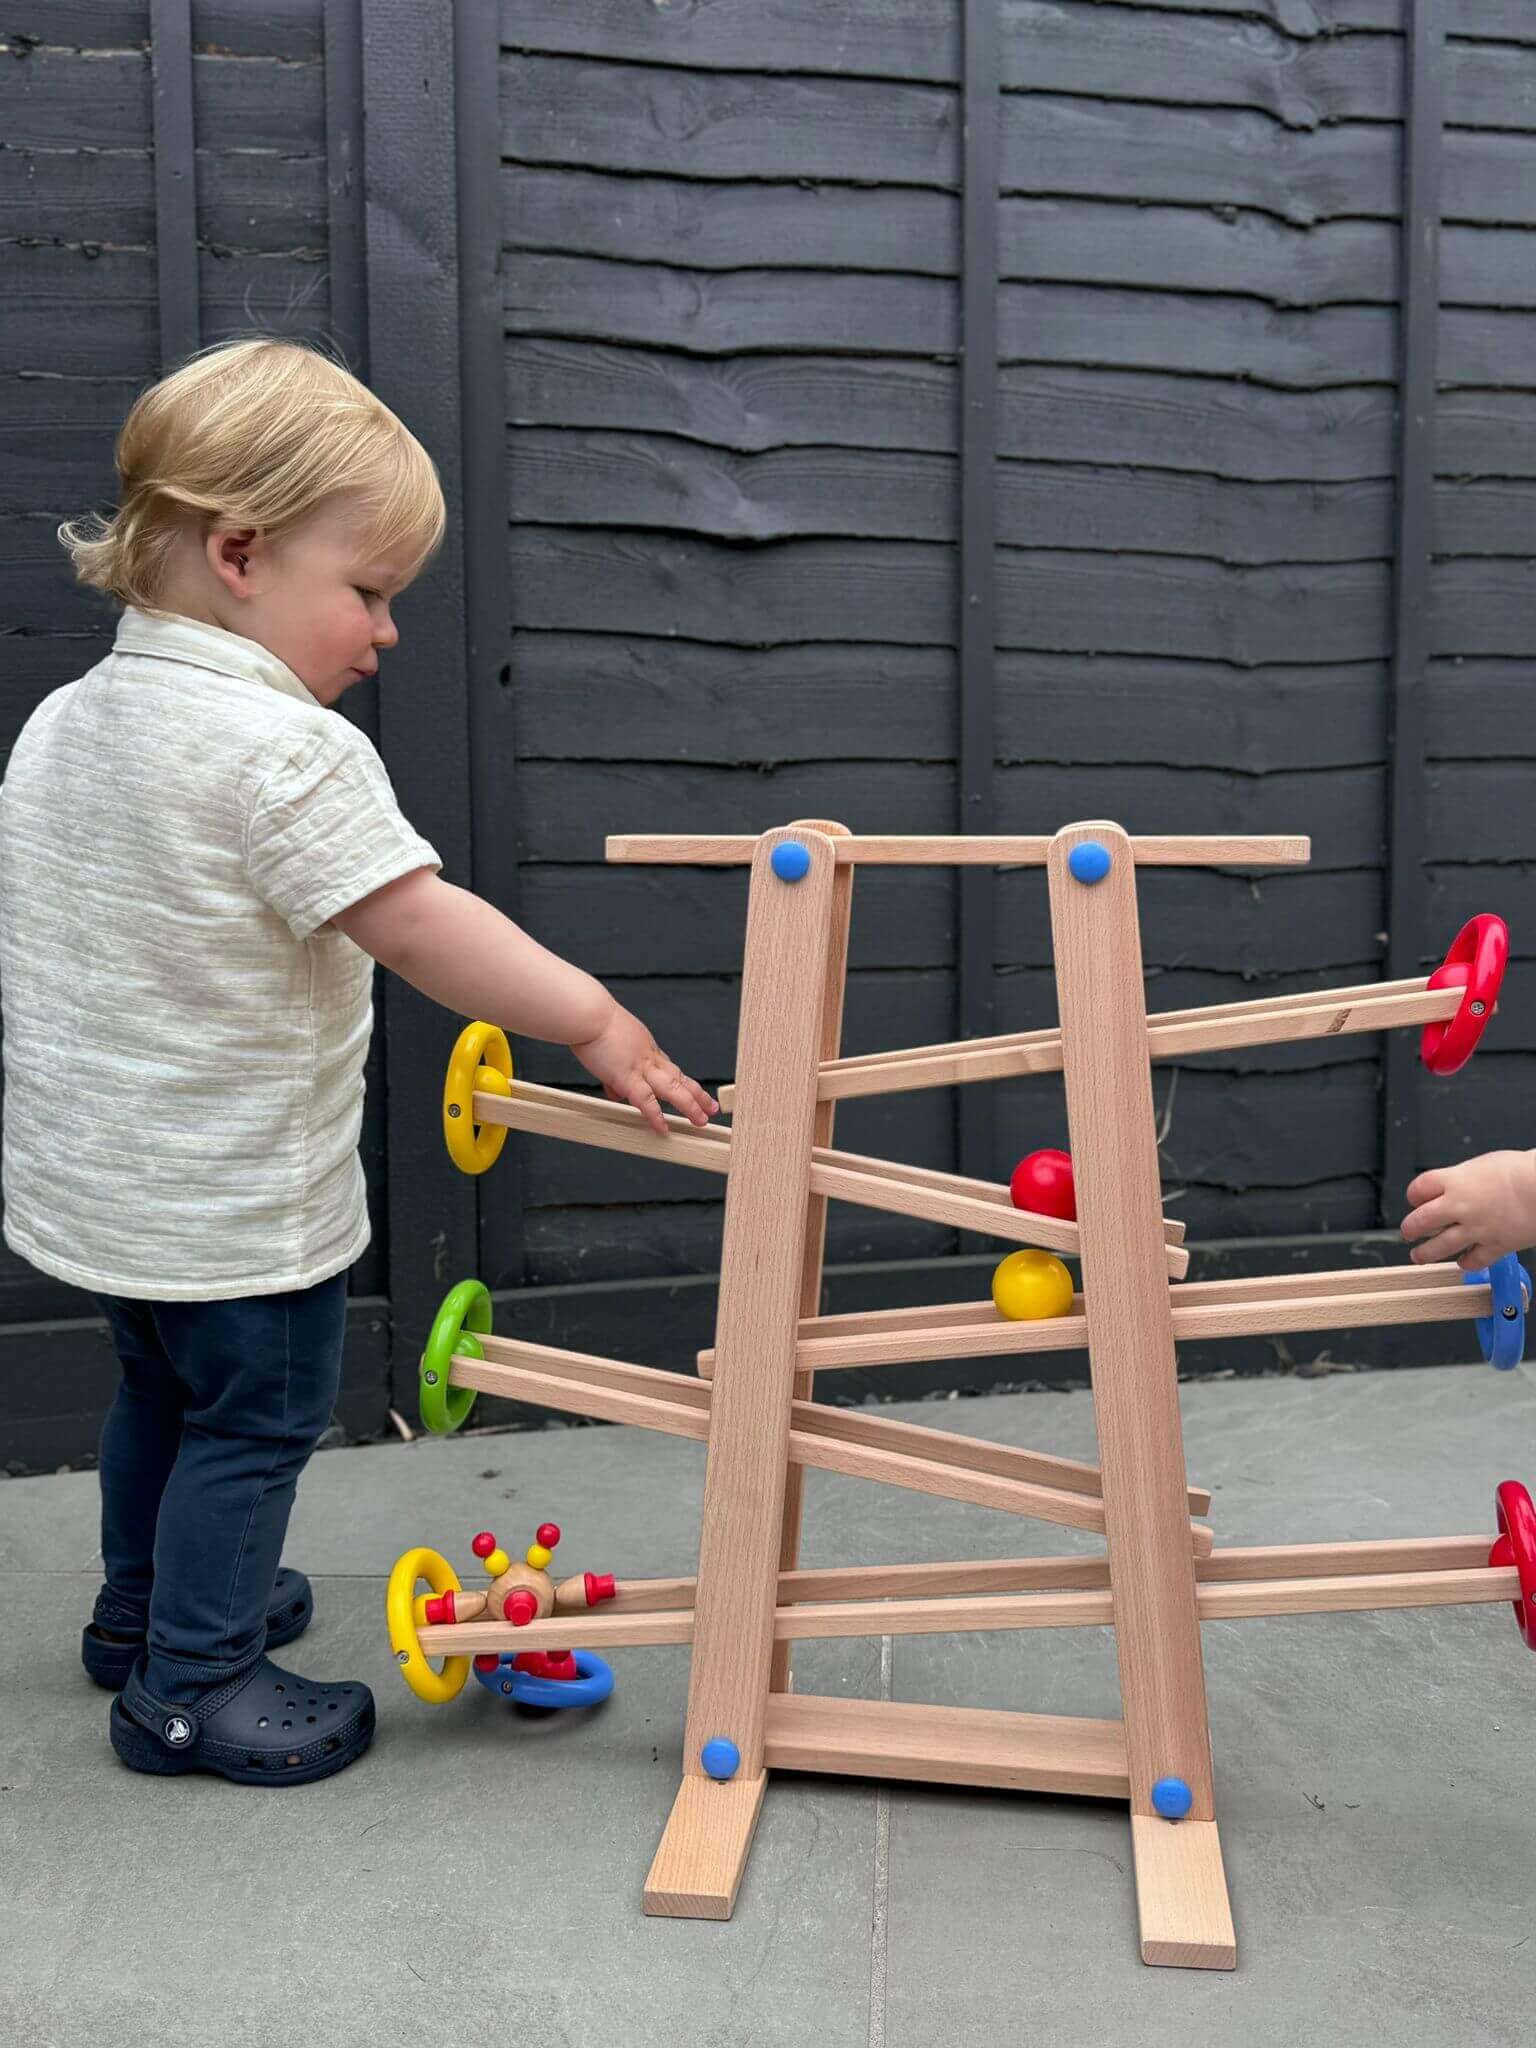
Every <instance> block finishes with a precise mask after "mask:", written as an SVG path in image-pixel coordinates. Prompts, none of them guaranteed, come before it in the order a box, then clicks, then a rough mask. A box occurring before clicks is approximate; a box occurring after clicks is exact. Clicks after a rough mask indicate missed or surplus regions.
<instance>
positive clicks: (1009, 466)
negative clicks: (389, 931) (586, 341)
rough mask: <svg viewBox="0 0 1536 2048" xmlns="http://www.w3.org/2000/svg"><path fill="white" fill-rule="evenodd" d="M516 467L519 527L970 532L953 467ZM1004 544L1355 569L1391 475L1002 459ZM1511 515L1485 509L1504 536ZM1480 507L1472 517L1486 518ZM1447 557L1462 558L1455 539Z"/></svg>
mask: <svg viewBox="0 0 1536 2048" xmlns="http://www.w3.org/2000/svg"><path fill="white" fill-rule="evenodd" d="M509 454H510V458H511V459H510V460H509V462H508V465H507V496H508V515H509V517H510V518H511V519H513V520H514V521H519V522H525V523H529V524H544V525H564V526H570V525H583V526H606V525H608V524H609V523H610V522H611V520H612V518H613V513H614V508H615V506H622V507H623V509H624V512H625V515H626V517H627V518H628V519H629V520H630V521H632V522H633V524H635V525H636V526H646V527H655V528H661V529H671V530H676V531H678V532H683V533H694V534H697V535H701V536H710V537H713V538H716V539H723V540H753V541H772V540H784V539H792V538H796V537H799V536H806V535H819V536H827V535H846V536H848V537H850V538H878V539H896V540H950V539H953V538H954V537H955V535H956V534H957V532H958V526H959V465H958V461H957V459H956V458H954V457H952V456H941V455H923V454H915V453H906V452H903V453H897V452H894V451H893V452H890V453H885V452H875V451H861V450H844V449H812V450H800V449H785V450H779V451H775V452H773V453H768V454H762V455H747V456H736V455H729V454H725V453H723V452H719V451H716V450H711V449H704V448H701V447H700V446H699V445H698V444H697V443H696V442H692V441H687V440H683V439H674V438H671V437H662V436H656V435H641V434H624V435H619V434H605V433H594V432H593V431H592V430H590V429H575V430H572V431H570V432H568V433H560V432H554V431H551V430H548V429H534V428H528V429H523V430H521V431H519V432H517V433H516V435H515V436H514V438H513V443H512V447H511V449H510V451H509ZM995 497H996V519H997V536H998V539H999V541H1001V542H1002V543H1004V544H1005V545H1009V544H1011V545H1014V546H1028V545H1031V544H1033V545H1036V546H1047V547H1065V548H1084V549H1092V548H1104V549H1111V550H1121V549H1126V550H1131V551H1135V550H1137V549H1145V548H1146V547H1147V546H1148V545H1149V544H1152V543H1154V542H1155V545H1156V547H1157V549H1158V550H1159V552H1162V553H1167V554H1181V553H1189V554H1193V555H1203V556H1207V557H1210V558H1212V559H1215V560H1219V561H1228V562H1245V563H1261V562H1279V561H1309V562H1330V561H1351V560H1358V559H1361V558H1376V559H1380V558H1383V557H1385V556H1387V555H1388V554H1389V553H1390V552H1391V538H1392V525H1391V519H1392V505H1393V484H1392V481H1391V478H1390V477H1388V476H1383V477H1381V478H1379V479H1370V480H1362V481H1360V482H1355V483H1343V484H1320V483H1315V482H1305V483H1303V482H1296V483H1274V484H1248V483H1242V482H1237V481H1233V480H1227V479H1222V478H1216V477H1206V476H1188V477H1177V476H1170V475H1169V474H1168V473H1167V472H1166V471H1162V470H1159V471H1144V470H1133V469H1130V468H1123V467H1117V468H1114V469H1110V468H1106V467H1104V466H1101V465H1093V466H1086V465H1071V464H1061V463H1051V464H1043V463H1042V464H1029V463H1019V462H1014V461H1010V460H1004V461H1001V462H1000V463H999V464H998V466H997V469H996V472H995ZM1499 510H1500V505H1499V502H1498V499H1497V494H1496V495H1495V500H1494V502H1492V503H1490V504H1488V505H1487V506H1486V507H1484V508H1482V520H1483V527H1482V528H1475V529H1474V530H1477V531H1481V530H1483V528H1486V530H1487V531H1489V532H1490V533H1492V534H1494V535H1495V536H1496V535H1497V532H1498V526H1497V519H1498V514H1499ZM1477 512H1478V507H1477V506H1476V505H1474V506H1473V507H1472V510H1471V512H1470V513H1469V515H1468V516H1469V518H1475V517H1476V516H1477ZM1444 544H1445V545H1447V546H1449V545H1451V542H1450V539H1449V537H1446V539H1445V542H1444Z"/></svg>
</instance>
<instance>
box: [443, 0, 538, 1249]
mask: <svg viewBox="0 0 1536 2048" xmlns="http://www.w3.org/2000/svg"><path fill="white" fill-rule="evenodd" d="M454 37H455V45H454V98H455V103H456V130H457V137H458V160H457V177H458V188H459V365H460V380H461V385H462V390H463V464H464V497H463V506H464V639H465V663H466V678H467V687H468V694H469V808H470V821H471V830H472V832H473V836H474V847H475V886H476V888H477V889H478V890H479V891H480V893H481V894H482V895H483V896H487V897H489V898H490V900H491V901H492V902H493V903H494V904H495V905H496V907H497V909H498V910H504V911H505V912H506V914H507V915H508V917H512V918H515V917H516V916H517V915H518V886H517V780H516V777H517V749H516V745H515V740H514V734H513V727H512V716H511V710H512V707H511V704H510V701H509V700H508V699H507V697H506V695H505V680H506V675H507V662H508V658H509V654H510V641H511V605H510V602H509V599H508V596H507V516H508V515H507V453H506V436H505V432H504V429H503V422H504V421H505V419H506V397H505V388H504V387H505V373H504V362H505V331H506V322H505V320H504V318H503V315H502V310H501V191H500V176H501V89H500V75H499V74H500V64H501V29H500V17H499V12H498V10H497V9H496V8H495V7H489V6H486V7H463V6H461V7H456V8H455V9H454ZM477 1190H478V1194H479V1229H480V1248H479V1259H480V1271H481V1274H482V1276H483V1277H484V1278H485V1279H486V1280H487V1281H488V1282H489V1283H490V1284H491V1285H494V1286H498V1287H518V1286H521V1285H522V1283H523V1281H524V1279H525V1277H526V1263H525V1259H524V1245H523V1169H522V1148H521V1147H519V1146H508V1147H507V1148H506V1150H505V1151H504V1152H503V1154H502V1157H501V1159H500V1161H499V1163H498V1165H497V1168H496V1171H495V1173H493V1174H485V1175H483V1176H482V1177H481V1179H480V1180H479V1182H478V1183H477Z"/></svg>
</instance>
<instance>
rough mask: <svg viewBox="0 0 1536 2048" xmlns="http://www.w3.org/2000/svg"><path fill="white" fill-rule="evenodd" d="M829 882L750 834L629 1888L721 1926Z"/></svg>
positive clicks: (649, 1903)
mask: <svg viewBox="0 0 1536 2048" xmlns="http://www.w3.org/2000/svg"><path fill="white" fill-rule="evenodd" d="M786 843H794V844H797V845H798V847H800V848H803V849H804V853H805V855H806V856H808V860H809V865H808V866H807V868H806V869H805V872H804V873H803V874H800V875H799V876H798V878H796V879H786V878H784V877H783V876H781V875H780V874H779V873H778V872H777V871H776V870H775V868H774V865H773V856H774V853H775V850H776V849H777V848H779V847H781V846H783V845H785V844H786ZM835 870H836V863H835V856H834V853H833V848H832V841H831V840H830V839H829V838H827V837H826V836H825V835H824V834H822V833H819V832H811V831H806V830H804V829H800V830H795V831H790V830H786V831H781V832H772V833H767V834H765V835H764V836H763V837H762V838H761V839H760V840H759V841H758V843H757V847H756V850H755V852H754V856H753V860H752V881H751V891H750V895H749V897H748V905H747V937H746V956H745V961H744V965H743V971H742V984H741V1022H740V1028H739V1032H738V1042H737V1065H736V1072H737V1098H736V1112H735V1127H734V1131H733V1135H732V1139H731V1170H730V1177H729V1179H728V1181H727V1183H726V1196H725V1241H724V1246H723V1249H722V1253H721V1261H720V1307H719V1318H718V1322H717V1324H716V1339H715V1351H716V1358H715V1382H714V1393H713V1396H712V1399H711V1412H710V1427H709V1457H708V1463H707V1465H706V1468H705V1477H704V1507H703V1516H702V1520H701V1524H700V1531H699V1571H698V1588H697V1593H696V1598H695V1606H694V1624H693V1665H692V1671H691V1675H690V1678H689V1686H688V1720H687V1728H686V1731H685V1735H684V1743H683V1781H682V1784H681V1785H680V1786H679V1787H678V1792H677V1798H676V1800H675V1801H674V1803H673V1807H672V1813H671V1817H670V1818H669V1820H668V1822H667V1825H666V1829H665V1831H664V1833H663V1835H662V1838H661V1842H660V1844H659V1846H658V1848H657V1850H656V1855H655V1858H654V1860H653V1861H652V1864H651V1869H650V1874H649V1875H648V1877H647V1878H646V1882H645V1910H646V1912H647V1913H655V1914H670V1915H675V1916H678V1917H692V1918H696V1919H706V1920H725V1919H728V1918H729V1917H730V1913H731V1909H732V1907H733V1906H734V1905H735V1903H736V1892H737V1888H738V1886H739V1885H740V1883H741V1875H742V1871H743V1870H744V1868H745V1866H746V1859H747V1851H748V1850H749V1848H750V1847H751V1844H752V1834H753V1831H754V1829H755V1828H756V1826H757V1817H758V1814H759V1812H760V1810H761V1807H762V1800H763V1792H764V1789H765V1786H766V1783H767V1772H766V1767H765V1765H764V1761H763V1747H764V1727H765V1721H766V1716H767V1706H768V1689H769V1675H770V1669H771V1665H772V1659H773V1630H774V1606H775V1603H776V1600H777V1595H778V1574H779V1546H780V1543H781V1540H782V1535H783V1524H784V1491H785V1481H786V1474H787V1471H788V1457H789V1427H790V1403H791V1401H792V1399H793V1396H794V1386H795V1341H796V1335H797V1331H798V1325H799V1316H800V1291H801V1286H802V1281H803V1273H804V1258H805V1240H806V1225H807V1218H808V1215H809V1205H810V1175H811V1149H812V1140H813V1133H814V1129H815V1119H816V1079H817V1069H818V1065H819V1054H820V1049H821V1022H822V1009H823V1002H822V998H823V992H824V989H825V984H826V974H827V954H828V948H829V939H830V933H831V928H832V902H833V877H834V874H835ZM716 1740H723V1741H725V1742H728V1743H731V1744H733V1745H734V1747H735V1750H736V1752H737V1757H738V1762H737V1764H736V1767H735V1770H734V1772H733V1773H732V1774H731V1775H730V1776H729V1777H728V1778H726V1779H725V1780H723V1781H717V1780H716V1779H715V1778H714V1777H712V1776H711V1775H709V1774H708V1773H707V1772H706V1770H705V1768H704V1763H703V1754H702V1753H703V1750H704V1745H705V1744H706V1743H708V1742H712V1741H716Z"/></svg>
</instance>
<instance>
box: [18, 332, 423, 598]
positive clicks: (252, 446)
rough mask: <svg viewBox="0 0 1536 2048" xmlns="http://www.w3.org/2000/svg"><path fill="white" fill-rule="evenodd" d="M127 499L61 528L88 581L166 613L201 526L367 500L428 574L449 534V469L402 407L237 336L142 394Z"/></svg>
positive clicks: (378, 547)
mask: <svg viewBox="0 0 1536 2048" xmlns="http://www.w3.org/2000/svg"><path fill="white" fill-rule="evenodd" d="M115 460H116V464H117V475H118V486H119V490H118V495H119V504H118V508H117V510H116V511H115V512H114V513H112V514H111V516H110V517H102V516H101V515H99V514H95V513H92V514H89V515H87V516H86V517H85V518H83V519H72V520H69V521H67V522H66V523H65V524H64V525H63V526H61V527H60V528H59V539H60V540H61V541H62V542H63V544H64V546H65V548H66V549H67V550H68V551H69V555H70V559H71V560H72V561H73V563H74V568H75V575H76V577H77V579H78V580H79V581H80V582H81V583H86V584H89V585H91V586H92V588H94V589H96V590H100V591H104V592H105V593H106V594H107V595H108V596H109V597H113V598H116V599H117V601H118V602H119V603H120V604H124V605H134V606H137V607H138V608H139V609H140V610H143V611H153V610H154V608H155V599H156V594H157V592H158V590H159V588H160V585H161V583H162V580H163V577H164V574H165V566H166V561H167V558H168V557H169V554H170V551H171V548H172V546H173V545H174V543H175V541H176V538H177V536H178V534H180V533H182V532H184V531H185V530H186V527H187V525H188V523H189V521H190V522H192V523H193V524H194V525H200V526H202V527H203V528H204V529H206V528H207V527H208V526H209V525H210V524H211V523H213V522H214V521H218V522H220V523H221V524H224V525H228V526H235V527H240V526H250V527H255V528H257V529H258V530H259V531H261V532H262V533H266V534H272V535H281V534H282V533H284V532H285V531H287V530H288V529H290V528H292V527H294V526H296V525H297V524H298V523H299V522H300V521H301V520H303V519H305V518H307V517H308V516H309V515H310V514H311V513H313V512H316V511H318V510H319V508H320V506H321V505H322V504H323V503H324V502H325V500H326V499H328V498H332V497H335V496H337V495H338V494H341V493H346V494H347V495H349V496H356V497H357V498H358V499H359V500H360V502H361V504H362V506H363V508H364V516H365V518H366V519H367V521H368V535H367V547H368V551H369V552H370V553H373V554H379V555H383V554H389V553H393V552H394V551H395V550H396V549H397V548H399V549H401V550H404V551H406V552H407V554H408V559H409V563H410V573H411V574H412V575H414V574H415V573H416V572H417V571H418V570H419V569H420V568H421V567H422V565H423V564H424V563H425V562H426V561H427V560H428V558H429V557H430V556H431V555H432V553H433V551H434V550H435V549H436V547H437V545H438V543H439V541H440V540H441V539H442V536H443V524H444V518H445V513H444V507H443V492H442V486H441V484H440V483H439V482H438V476H437V468H436V465H435V464H434V463H433V461H432V458H431V456H430V455H428V453H427V451H426V449H425V448H423V447H422V445H421V443H420V442H419V441H418V440H417V439H416V437H415V435H414V434H412V433H410V432H409V431H408V429H407V428H405V427H404V426H402V425H401V423H400V421H399V420H398V419H396V417H395V415H394V414H393V413H392V412H391V411H390V409H389V407H388V406H387V405H385V404H384V403H383V402H382V401H381V400H379V399H377V398H375V397H374V395H373V393H372V392H371V391H370V390H369V389H368V388H367V386H366V385H364V384H360V383H359V382H358V380H357V379H356V378H355V377H354V376H352V375H351V374H350V373H349V372H348V371H346V370H344V369H343V368H342V367H341V365H340V364H339V363H335V362H333V361H332V360H331V359H330V357H329V356H326V355H322V354H321V353H320V351H319V350H318V349H315V348H311V347H309V346H307V345H306V344H305V343H303V342H296V341H282V340H277V339H274V338H271V337H267V336H261V337H257V338H255V339H252V340H246V341H232V342H224V343H222V344H220V345H219V346H217V347H214V348H210V349H206V350H204V351H203V352H202V353H201V354H199V355H196V356H193V357H192V358H191V360H190V361H189V362H187V363H185V364H183V365H182V367H181V368H180V369H179V370H176V371H174V372H173V373H172V374H171V375H170V376H168V377H163V378H162V379H161V380H160V382H159V383H158V384H152V385H151V386H150V387H149V389H148V390H147V391H144V392H141V393H140V395H139V397H138V398H137V399H136V400H135V401H134V404H133V407H132V410H131V411H130V412H129V414H128V417H127V419H126V420H125V421H124V422H123V427H122V431H121V433H120V434H119V435H118V437H117V449H116V454H115Z"/></svg>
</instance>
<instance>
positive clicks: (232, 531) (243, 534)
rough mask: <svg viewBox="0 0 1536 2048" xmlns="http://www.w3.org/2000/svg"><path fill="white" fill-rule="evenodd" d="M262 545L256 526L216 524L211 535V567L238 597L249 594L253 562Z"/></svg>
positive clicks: (208, 548)
mask: <svg viewBox="0 0 1536 2048" xmlns="http://www.w3.org/2000/svg"><path fill="white" fill-rule="evenodd" d="M260 545H261V536H260V534H259V533H258V532H257V531H256V529H255V528H254V527H253V526H216V527H214V529H213V530H212V532H211V533H210V534H209V536H208V542H207V552H208V566H209V568H210V569H212V571H213V573H214V575H215V576H217V577H218V579H219V581H220V582H221V583H222V584H223V585H224V587H225V589H226V590H228V591H230V592H231V593H232V594H233V595H234V596H236V597H247V596H249V594H250V589H251V562H252V558H253V556H255V555H256V554H257V553H258V551H259V549H260Z"/></svg>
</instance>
